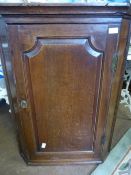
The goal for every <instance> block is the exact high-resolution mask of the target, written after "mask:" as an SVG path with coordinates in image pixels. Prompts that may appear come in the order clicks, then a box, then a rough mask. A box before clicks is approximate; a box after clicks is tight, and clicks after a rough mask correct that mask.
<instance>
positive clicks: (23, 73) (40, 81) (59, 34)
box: [9, 24, 117, 164]
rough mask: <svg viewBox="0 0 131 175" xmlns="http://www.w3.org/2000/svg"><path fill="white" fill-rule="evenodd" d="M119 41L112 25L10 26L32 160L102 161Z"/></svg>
mask: <svg viewBox="0 0 131 175" xmlns="http://www.w3.org/2000/svg"><path fill="white" fill-rule="evenodd" d="M116 41H117V37H116V35H115V36H113V37H112V36H111V35H109V34H108V24H34V25H33V24H28V25H24V24H23V25H10V26H9V42H10V44H11V46H12V47H11V53H12V60H13V66H14V77H15V79H16V89H17V100H18V117H19V119H20V121H21V128H22V129H21V131H20V132H22V135H23V138H24V149H25V154H26V155H25V156H26V158H27V159H29V161H31V162H33V163H45V164H57V163H58V164H61V163H80V162H90V161H95V162H100V161H101V152H102V137H103V134H104V127H105V122H106V115H107V111H108V103H109V97H110V87H111V63H112V55H113V54H114V51H115V48H116ZM107 48H108V49H107ZM109 48H110V49H109Z"/></svg>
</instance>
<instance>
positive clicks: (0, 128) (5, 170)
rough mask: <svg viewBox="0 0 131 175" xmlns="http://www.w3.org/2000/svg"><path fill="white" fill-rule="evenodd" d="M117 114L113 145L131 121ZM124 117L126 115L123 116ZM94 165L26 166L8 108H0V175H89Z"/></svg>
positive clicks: (130, 124)
mask: <svg viewBox="0 0 131 175" xmlns="http://www.w3.org/2000/svg"><path fill="white" fill-rule="evenodd" d="M120 114H121V112H118V118H117V122H116V127H115V132H114V136H113V145H115V144H116V143H117V141H118V140H119V139H120V138H121V137H122V136H123V135H124V133H125V132H126V130H127V129H128V128H129V127H131V120H129V119H128V118H127V117H126V116H125V117H121V116H120ZM125 115H126V114H125ZM95 168H96V165H82V166H80V165H79V166H78V165H77V166H75V165H73V166H69V165H68V166H49V167H48V166H43V167H42V166H34V167H33V166H27V165H26V164H25V162H24V161H23V159H22V158H21V156H20V154H19V150H18V145H17V141H16V134H15V130H14V124H13V121H12V120H11V118H10V114H9V113H8V106H5V107H3V108H0V175H90V174H91V172H92V171H93V170H94V169H95Z"/></svg>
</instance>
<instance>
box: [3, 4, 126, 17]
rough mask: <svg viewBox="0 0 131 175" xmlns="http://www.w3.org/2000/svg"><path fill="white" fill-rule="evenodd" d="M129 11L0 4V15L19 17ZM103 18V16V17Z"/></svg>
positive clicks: (71, 6)
mask: <svg viewBox="0 0 131 175" xmlns="http://www.w3.org/2000/svg"><path fill="white" fill-rule="evenodd" d="M128 10H129V5H125V6H110V5H107V6H106V5H96V4H90V5H89V4H87V3H86V4H85V3H81V4H78V3H76V4H71V3H68V4H58V3H55V4H47V3H46V4H36V3H35V4H34V3H33V4H22V3H21V4H16V3H15V4H8V5H7V4H6V3H0V14H1V15H10V14H11V15H17V14H18V15H21V14H26V15H30V14H35V15H42V14H47V15H48V14H66V15H68V14H77V15H79V14H87V15H88V14H89V15H90V14H91V15H92V14H93V15H95V14H101V15H104V14H107V15H108V14H109V15H112V14H113V15H114V14H116V15H118V16H119V14H122V13H126V12H128ZM103 17H104V16H103Z"/></svg>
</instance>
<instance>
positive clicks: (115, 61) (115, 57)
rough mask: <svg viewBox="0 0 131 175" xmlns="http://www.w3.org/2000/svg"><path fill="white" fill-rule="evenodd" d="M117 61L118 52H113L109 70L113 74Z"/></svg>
mask: <svg viewBox="0 0 131 175" xmlns="http://www.w3.org/2000/svg"><path fill="white" fill-rule="evenodd" d="M117 62H118V54H117V53H114V55H113V57H112V65H111V70H112V73H113V74H114V73H115V72H116V68H117Z"/></svg>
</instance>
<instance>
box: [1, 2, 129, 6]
mask: <svg viewBox="0 0 131 175" xmlns="http://www.w3.org/2000/svg"><path fill="white" fill-rule="evenodd" d="M0 6H3V7H6V6H8V7H32V6H33V7H38V6H41V7H47V6H58V7H61V6H62V7H66V6H68V7H72V6H74V7H82V6H83V7H129V6H130V3H128V2H125V3H118V2H113V3H111V2H99V3H96V2H91V3H90V2H88V3H86V2H82V3H37V2H36V3H35V2H32V3H0Z"/></svg>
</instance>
